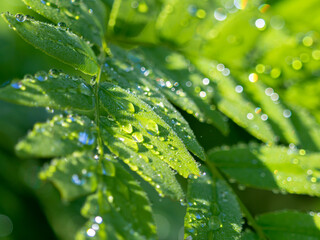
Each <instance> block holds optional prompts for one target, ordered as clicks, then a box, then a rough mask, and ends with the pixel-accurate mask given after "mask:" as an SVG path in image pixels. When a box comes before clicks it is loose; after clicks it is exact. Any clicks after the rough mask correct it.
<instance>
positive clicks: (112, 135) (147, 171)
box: [100, 117, 184, 200]
mask: <svg viewBox="0 0 320 240" xmlns="http://www.w3.org/2000/svg"><path fill="white" fill-rule="evenodd" d="M100 123H101V127H102V129H103V130H102V138H103V140H104V144H105V145H106V146H107V147H108V148H109V149H110V151H112V152H113V153H114V154H115V155H116V156H118V157H119V158H120V159H122V160H123V161H124V163H125V164H127V165H128V166H129V167H130V169H131V170H132V171H135V172H136V173H137V174H139V175H140V176H141V177H142V178H143V179H144V180H145V181H147V182H148V183H149V184H151V185H152V186H153V187H154V188H155V189H156V191H158V192H159V194H160V195H161V196H169V197H171V198H172V199H175V200H180V199H182V198H183V197H184V193H183V191H182V189H181V186H180V184H179V183H178V181H177V179H176V178H175V173H174V172H173V171H172V170H171V169H170V167H169V166H168V164H167V163H165V162H164V161H163V157H162V156H159V154H158V151H157V150H156V149H157V148H156V147H155V146H152V145H151V144H148V145H146V144H145V146H143V145H142V144H141V142H140V144H139V141H141V140H142V139H143V140H144V137H143V136H142V135H139V134H134V133H133V134H132V137H131V136H128V135H127V134H126V133H125V131H123V130H122V131H121V130H120V129H119V126H118V125H117V124H116V123H115V122H113V121H110V120H109V119H108V118H105V117H101V118H100ZM124 126H125V125H124ZM127 126H130V125H127ZM124 129H130V127H129V128H126V127H125V128H124ZM138 144H139V145H138Z"/></svg>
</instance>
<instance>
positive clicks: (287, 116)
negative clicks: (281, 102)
mask: <svg viewBox="0 0 320 240" xmlns="http://www.w3.org/2000/svg"><path fill="white" fill-rule="evenodd" d="M283 116H284V117H285V118H290V117H291V111H290V110H289V109H285V110H284V111H283Z"/></svg>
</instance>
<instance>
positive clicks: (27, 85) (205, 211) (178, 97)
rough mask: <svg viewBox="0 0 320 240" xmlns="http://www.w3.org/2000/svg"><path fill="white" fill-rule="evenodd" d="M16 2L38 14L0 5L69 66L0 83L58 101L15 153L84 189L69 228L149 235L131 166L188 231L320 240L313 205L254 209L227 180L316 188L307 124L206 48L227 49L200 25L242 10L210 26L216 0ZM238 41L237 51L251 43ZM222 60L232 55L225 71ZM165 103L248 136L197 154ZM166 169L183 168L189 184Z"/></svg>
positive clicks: (28, 36) (32, 97) (29, 100)
mask: <svg viewBox="0 0 320 240" xmlns="http://www.w3.org/2000/svg"><path fill="white" fill-rule="evenodd" d="M24 2H25V3H26V4H27V5H28V6H29V7H30V8H31V9H33V10H34V11H35V12H37V13H38V14H40V15H42V16H43V17H45V18H47V19H48V22H49V21H50V23H47V22H42V21H37V20H35V19H34V18H32V17H30V16H25V15H23V14H16V15H15V16H14V15H12V14H10V13H3V14H2V17H3V18H4V19H5V21H6V22H7V23H8V24H9V26H10V27H11V28H12V29H13V30H15V31H16V32H17V33H18V34H19V35H20V36H21V37H22V38H23V39H24V40H25V41H27V42H29V43H30V44H32V45H34V46H35V47H36V48H39V49H40V50H42V51H43V52H45V53H47V54H48V55H50V56H52V57H54V58H56V59H58V60H60V61H62V62H64V63H66V64H68V65H70V66H71V67H73V68H74V69H75V72H76V71H78V73H77V74H67V73H64V72H62V71H60V70H55V69H51V70H50V71H49V72H48V73H47V72H43V71H40V72H38V73H36V74H35V75H26V76H25V78H24V79H21V80H15V81H12V82H10V83H8V85H6V86H3V87H2V88H0V99H1V100H5V101H9V102H12V103H16V104H21V105H25V106H30V107H45V108H48V109H53V110H54V111H56V113H57V114H56V115H55V116H53V117H52V119H49V120H48V121H47V122H45V123H37V124H36V125H35V126H34V129H33V130H32V131H30V132H29V134H28V135H27V136H26V137H25V139H23V140H22V141H20V142H19V143H18V144H17V146H16V152H17V154H18V155H19V156H21V157H36V158H52V161H51V163H50V164H48V165H46V166H44V168H43V169H42V171H41V172H40V178H41V179H43V180H49V181H51V182H52V183H53V184H54V185H55V186H56V187H57V188H58V190H59V191H60V193H61V197H62V198H63V199H64V200H67V201H71V200H74V199H77V198H79V197H83V196H86V202H85V204H84V206H83V208H82V211H81V213H82V215H83V216H84V217H86V218H87V219H88V221H87V223H86V224H85V225H84V226H83V227H82V228H81V229H80V230H79V232H78V234H77V235H76V236H75V237H76V239H119V240H120V239H128V240H131V239H132V240H135V239H137V240H138V239H157V234H156V226H155V223H154V220H153V216H152V210H151V205H150V202H149V200H148V198H147V195H146V193H145V192H144V190H143V189H142V187H141V186H140V185H139V183H138V181H137V178H136V177H133V176H132V175H131V174H130V170H131V171H133V172H135V173H136V174H137V175H139V176H140V177H141V178H142V179H143V180H145V181H146V182H148V183H150V184H151V185H152V186H153V187H154V189H155V190H156V191H157V192H158V193H159V195H160V197H170V198H172V199H174V200H177V201H180V202H181V203H182V204H184V205H186V207H187V212H186V216H185V239H186V240H191V239H193V240H197V239H199V240H202V239H318V238H319V236H320V231H319V219H318V216H310V215H307V214H303V213H298V212H293V211H285V212H275V213H267V214H264V215H261V216H259V217H258V218H257V219H254V218H253V217H252V216H251V214H250V213H249V212H248V210H247V209H246V208H245V206H244V205H243V204H242V203H241V201H240V200H239V198H238V197H237V195H236V194H235V193H234V191H233V190H232V188H231V186H229V184H228V182H227V181H226V180H227V179H230V180H231V181H237V182H238V183H240V184H243V185H248V186H251V187H256V188H262V189H267V190H274V191H282V192H288V193H295V194H308V195H311V196H319V195H320V187H319V181H320V180H319V179H320V172H319V168H320V164H319V161H318V157H319V154H318V153H317V151H319V148H320V139H319V136H320V135H319V126H318V124H317V122H316V121H315V120H314V119H313V117H311V116H310V114H309V113H308V112H306V111H305V110H304V109H300V108H296V107H293V106H290V105H289V104H287V103H286V102H285V101H281V99H279V94H278V93H276V92H274V90H273V89H272V88H271V87H269V86H266V85H265V83H261V82H258V78H259V76H258V74H257V73H251V72H250V71H249V70H248V69H246V70H245V72H243V71H240V70H239V69H241V68H240V64H239V63H234V62H232V60H233V59H232V58H230V56H229V57H228V58H227V57H224V56H221V57H220V59H218V60H219V61H216V60H215V59H212V55H213V56H219V52H221V51H223V55H226V56H228V55H230V54H231V53H230V52H229V50H228V49H227V48H226V49H224V48H221V46H220V49H218V48H217V47H216V46H214V45H213V46H212V44H213V43H214V41H215V40H214V38H212V39H211V38H210V34H213V35H214V31H218V30H219V31H221V34H225V35H227V34H228V33H229V32H230V31H233V30H234V28H235V27H236V25H237V24H240V23H242V22H247V21H248V19H246V16H242V15H243V14H244V13H243V12H242V11H239V12H238V13H236V14H238V15H239V16H238V17H239V19H240V21H239V23H236V24H235V26H230V25H228V24H227V23H226V24H225V25H223V27H222V26H221V25H219V24H218V22H217V21H220V20H221V18H222V17H223V14H222V13H219V14H220V15H218V16H217V14H218V13H217V12H216V11H217V10H216V11H214V9H215V8H218V7H219V6H220V5H221V4H222V3H221V2H220V1H195V0H190V1H178V0H177V1H166V0H163V1H156V0H148V1H139V2H138V1H121V0H114V1H107V0H105V1H100V0H72V1H70V0H41V1H40V0H24ZM235 2H236V3H238V1H235ZM239 4H240V3H238V5H236V6H238V8H241V7H239V6H240V5H241V4H240V5H239ZM248 8H249V7H248ZM185 9H187V11H185ZM206 9H207V12H206V11H205V10H206ZM218 9H219V8H218ZM250 9H251V10H250ZM252 9H253V7H252V8H249V10H250V11H253V10H252ZM249 10H248V11H249ZM219 11H220V10H219ZM219 19H220V20H219ZM185 25H188V27H184V26H185ZM219 27H220V28H221V29H222V30H221V29H218V28H219ZM250 31H252V35H253V36H255V35H257V33H256V32H254V31H253V30H252V29H251V28H250ZM208 32H209V36H208ZM142 43H143V45H144V46H142ZM246 44H247V45H244V47H243V48H242V50H244V51H247V50H248V49H251V48H252V46H253V44H254V43H253V42H250V41H248V42H246ZM139 45H140V46H139ZM128 49H130V50H128ZM224 51H225V52H224ZM257 51H258V50H257ZM197 52H198V53H197ZM211 54H212V55H211ZM239 54H240V55H241V53H239ZM244 54H245V53H243V55H244ZM220 61H223V62H224V63H225V64H226V65H228V64H229V65H231V66H235V67H234V69H232V74H230V69H229V68H227V67H226V66H225V65H224V64H222V63H221V62H220ZM80 72H81V74H82V75H81V76H82V77H80V76H78V75H79V74H80ZM274 74H276V73H275V72H274ZM176 107H179V108H180V109H182V110H184V111H186V112H187V113H188V114H192V115H193V116H194V117H196V118H197V119H198V120H199V121H201V122H206V123H208V124H211V125H213V126H214V127H216V128H217V129H218V130H220V131H221V133H223V134H225V135H227V134H228V133H229V131H230V129H229V123H228V121H233V122H235V123H236V124H238V125H239V126H240V127H242V128H244V129H245V130H246V131H247V132H248V133H250V134H251V135H252V136H253V137H255V138H256V139H257V141H258V140H259V141H260V143H258V144H251V145H250V144H249V145H239V146H233V147H224V148H219V149H213V150H211V151H209V153H208V156H207V155H206V153H205V152H204V150H203V148H202V147H201V146H200V144H199V143H198V142H197V140H196V137H195V135H194V133H193V131H192V130H191V128H190V126H189V124H188V122H187V121H186V120H185V119H184V118H183V117H182V115H181V114H180V112H179V111H177V109H176ZM213 137H214V136H213ZM261 142H263V143H264V144H263V145H261V144H262V143H261ZM278 143H282V144H290V145H289V146H290V147H283V146H277V145H276V144H278ZM195 158H198V161H196V160H195ZM201 161H202V162H201ZM200 162H201V163H200ZM201 164H202V165H203V166H200V165H201ZM177 174H178V175H180V176H182V177H183V178H189V185H188V189H187V192H185V191H184V190H183V189H182V187H181V186H180V183H179V182H178V180H177V178H176V175H177ZM243 218H246V219H247V222H248V225H250V226H251V227H252V228H251V230H250V229H249V228H247V229H246V228H245V225H244V220H243ZM301 222H302V223H303V224H302V225H301V224H299V223H301Z"/></svg>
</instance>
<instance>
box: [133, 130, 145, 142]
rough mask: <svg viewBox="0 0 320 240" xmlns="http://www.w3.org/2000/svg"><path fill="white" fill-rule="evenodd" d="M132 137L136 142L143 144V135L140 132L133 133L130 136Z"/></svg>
mask: <svg viewBox="0 0 320 240" xmlns="http://www.w3.org/2000/svg"><path fill="white" fill-rule="evenodd" d="M132 137H133V138H134V140H136V141H137V142H143V140H144V139H143V135H142V133H140V132H134V133H133V134H132Z"/></svg>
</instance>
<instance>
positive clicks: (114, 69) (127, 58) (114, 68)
mask: <svg viewBox="0 0 320 240" xmlns="http://www.w3.org/2000/svg"><path fill="white" fill-rule="evenodd" d="M111 50H112V54H113V55H114V56H117V58H116V59H114V58H107V59H106V67H105V70H106V74H107V77H108V78H109V79H111V80H113V81H114V82H116V83H117V84H119V85H120V86H121V87H122V88H124V89H130V91H131V92H132V93H134V94H135V95H136V96H138V97H139V98H140V99H142V100H143V101H144V102H146V103H147V104H148V105H150V106H151V107H152V110H153V111H154V112H155V113H156V114H157V115H159V116H160V117H161V118H162V119H163V120H164V121H165V122H166V123H167V124H168V125H169V126H170V127H171V128H172V129H173V130H174V131H175V132H176V134H177V135H178V137H179V138H180V139H181V140H182V141H183V143H184V144H185V145H186V147H187V148H188V150H189V151H191V152H192V153H194V154H195V155H197V156H198V157H199V158H201V159H202V160H204V159H205V154H204V151H203V148H202V147H201V146H200V145H199V143H198V142H197V140H196V137H195V135H194V133H193V131H192V130H191V128H190V126H189V124H188V122H187V121H186V120H185V119H184V118H183V117H182V116H181V114H180V113H179V112H178V111H177V110H176V109H175V108H174V107H173V106H172V105H171V103H170V102H169V101H168V100H167V99H166V97H165V96H164V95H163V94H162V93H161V92H160V91H159V90H158V88H157V87H156V86H154V85H153V84H152V83H150V79H149V71H148V70H146V69H144V68H143V67H142V66H140V65H139V64H138V65H137V64H136V63H135V59H136V57H135V55H134V53H133V52H127V51H124V50H121V49H120V48H118V47H115V46H111ZM127 79H130V80H127Z"/></svg>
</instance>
